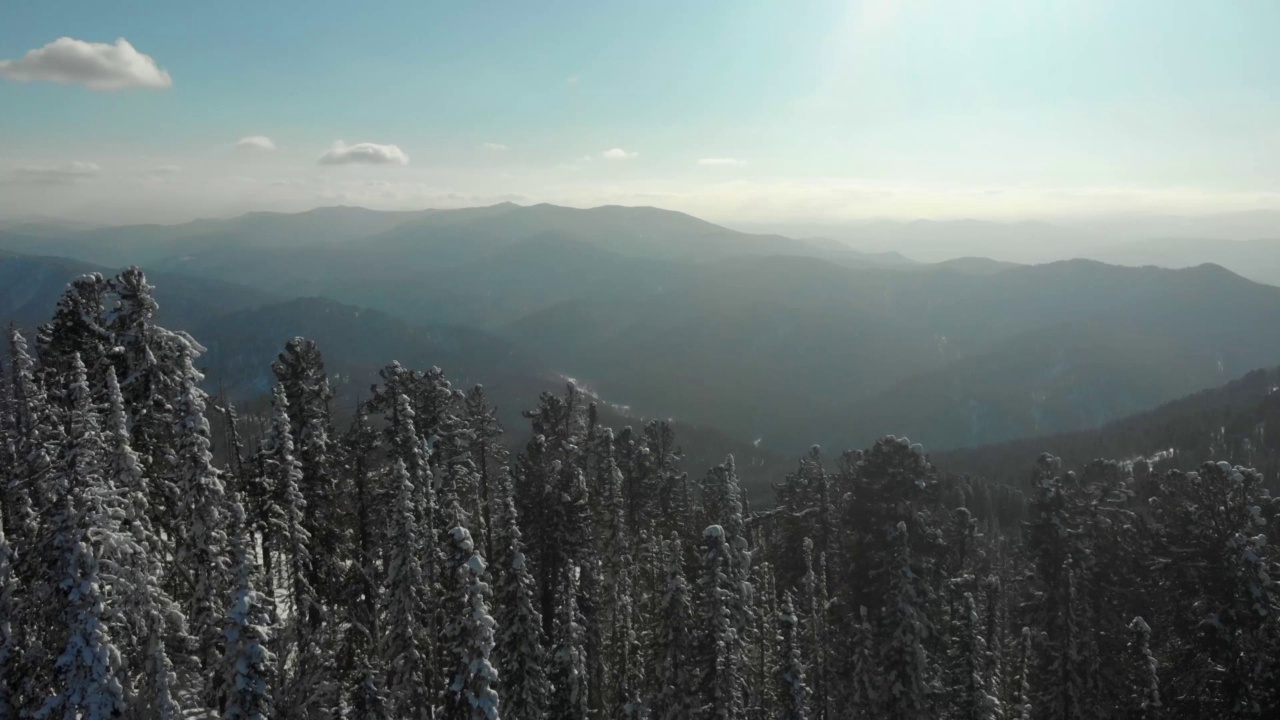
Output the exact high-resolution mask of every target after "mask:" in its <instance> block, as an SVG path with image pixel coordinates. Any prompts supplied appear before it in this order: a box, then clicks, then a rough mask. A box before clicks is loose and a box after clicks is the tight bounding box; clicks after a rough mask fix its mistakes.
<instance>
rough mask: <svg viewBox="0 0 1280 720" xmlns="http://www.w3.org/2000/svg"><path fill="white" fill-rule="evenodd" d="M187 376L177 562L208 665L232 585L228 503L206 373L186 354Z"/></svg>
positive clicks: (181, 406) (178, 465)
mask: <svg viewBox="0 0 1280 720" xmlns="http://www.w3.org/2000/svg"><path fill="white" fill-rule="evenodd" d="M183 368H184V380H183V388H182V395H181V397H180V399H179V402H178V408H177V409H178V412H179V414H180V416H181V418H182V421H181V423H180V425H179V427H178V431H177V447H176V448H175V457H176V459H175V461H174V463H173V466H174V468H175V470H176V472H177V483H176V485H177V486H178V487H179V488H180V489H181V492H182V497H183V504H182V518H183V532H182V533H181V534H180V535H178V537H177V538H176V541H177V542H176V544H177V560H178V564H177V566H178V567H180V568H182V572H183V573H184V574H186V575H187V577H188V578H189V580H188V583H187V588H186V590H187V595H186V596H187V597H188V598H189V600H188V603H187V606H188V607H187V612H186V615H187V618H188V619H189V620H190V622H191V627H192V634H193V635H195V637H196V641H197V651H196V656H197V657H198V658H200V660H201V661H202V663H203V664H204V666H205V667H206V668H209V667H212V666H213V665H214V663H215V662H216V661H217V659H218V658H219V657H220V656H221V652H220V647H221V645H222V632H221V628H220V626H221V624H222V618H221V612H220V611H219V607H220V606H221V604H222V603H221V601H220V600H219V598H221V597H223V596H224V593H225V592H226V588H227V586H228V582H227V580H228V578H227V553H226V550H227V534H226V528H225V527H224V525H225V518H224V514H225V510H224V506H225V504H226V499H225V492H224V489H223V485H222V478H221V475H220V473H219V472H218V470H217V468H216V467H214V464H213V453H212V451H211V447H212V442H211V440H210V436H209V421H208V419H206V418H205V394H204V391H203V390H201V389H200V387H199V385H198V384H197V383H198V382H199V381H200V379H201V377H202V376H201V375H200V373H199V372H197V371H196V369H195V367H193V366H192V357H191V354H190V353H187V354H186V355H184V357H183Z"/></svg>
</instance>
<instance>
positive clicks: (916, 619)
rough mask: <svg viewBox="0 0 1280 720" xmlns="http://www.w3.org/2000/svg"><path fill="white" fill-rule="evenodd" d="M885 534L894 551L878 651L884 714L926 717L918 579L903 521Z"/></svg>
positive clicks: (903, 719)
mask: <svg viewBox="0 0 1280 720" xmlns="http://www.w3.org/2000/svg"><path fill="white" fill-rule="evenodd" d="M889 535H890V541H891V543H892V547H893V551H894V554H893V557H892V559H891V563H892V564H891V565H890V566H889V571H890V572H891V573H892V575H891V578H890V594H889V597H888V599H887V601H888V604H887V605H886V607H885V609H884V618H885V620H886V621H887V622H888V623H889V625H888V629H889V635H890V637H889V639H888V641H887V642H886V643H885V644H884V646H883V649H882V653H881V662H882V664H883V665H882V666H883V667H884V670H885V673H886V677H885V692H884V696H885V697H884V699H885V717H888V718H892V719H893V720H917V719H921V718H924V717H927V715H928V707H929V701H928V692H929V681H928V675H929V662H928V656H927V655H926V653H925V648H924V640H925V636H926V632H927V629H926V628H927V626H926V623H925V620H924V618H922V617H921V611H920V601H921V598H920V594H919V588H918V585H919V580H918V578H917V576H916V573H915V570H914V569H913V568H912V566H911V554H910V545H909V543H908V537H907V525H906V523H905V522H900V523H898V525H897V527H896V528H894V529H893V530H891V531H890V532H889Z"/></svg>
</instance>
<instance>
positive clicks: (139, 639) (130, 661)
mask: <svg viewBox="0 0 1280 720" xmlns="http://www.w3.org/2000/svg"><path fill="white" fill-rule="evenodd" d="M106 379H107V409H106V410H107V412H106V421H107V427H106V432H105V434H104V444H105V452H106V457H105V463H104V477H103V480H104V483H103V484H104V488H105V489H106V492H107V493H109V498H108V499H107V500H108V502H109V504H110V507H111V511H112V512H118V513H119V521H118V523H117V522H112V523H110V524H107V523H102V522H100V523H98V527H99V530H98V532H99V533H102V532H104V531H107V530H113V531H114V530H115V528H113V527H112V525H118V528H119V531H120V532H121V536H120V537H118V538H116V541H115V542H113V543H112V544H111V545H109V546H104V547H103V549H102V553H101V562H102V565H103V568H104V570H105V571H106V572H107V573H109V574H110V575H111V576H112V579H113V583H112V584H113V588H112V595H113V597H114V598H115V600H116V602H117V603H118V604H119V605H120V606H121V607H124V608H128V611H127V612H122V613H119V614H118V615H116V616H115V617H114V618H113V625H115V626H117V627H119V629H120V637H127V638H129V642H127V643H122V648H123V650H124V660H125V668H126V673H127V674H128V675H129V677H130V680H131V682H132V684H133V685H134V688H133V691H132V692H133V697H134V702H135V704H136V707H134V708H133V712H134V713H135V715H136V716H137V717H139V718H144V719H147V720H178V718H181V717H182V716H183V704H184V701H185V700H186V698H187V697H188V696H190V695H192V694H193V693H192V692H191V690H192V689H191V688H184V687H183V686H182V685H181V684H180V683H179V681H178V675H177V673H176V672H175V669H174V663H173V661H172V659H171V658H170V657H169V652H170V651H169V648H171V647H172V648H175V649H184V648H188V647H191V646H192V645H193V644H194V638H192V637H191V636H190V634H189V633H188V631H187V620H186V617H185V616H184V615H183V614H182V609H181V608H180V606H179V605H178V603H176V602H175V601H174V600H173V598H171V597H170V596H169V594H168V592H166V591H165V589H164V587H163V586H162V584H161V578H162V576H163V571H162V566H161V564H160V562H159V561H158V558H157V554H158V553H159V552H160V551H161V549H162V548H163V547H164V545H163V544H162V542H161V541H160V539H159V538H157V537H156V534H155V532H154V531H153V530H152V527H151V518H150V513H149V507H148V500H147V484H146V481H145V479H144V478H143V476H142V467H141V461H140V459H139V458H138V454H137V453H136V452H134V451H133V448H132V446H131V443H130V439H129V429H128V425H127V423H128V420H127V416H126V414H125V408H124V398H123V396H122V394H121V392H120V386H119V384H118V383H117V382H116V373H115V368H114V367H110V366H108V367H107V370H106Z"/></svg>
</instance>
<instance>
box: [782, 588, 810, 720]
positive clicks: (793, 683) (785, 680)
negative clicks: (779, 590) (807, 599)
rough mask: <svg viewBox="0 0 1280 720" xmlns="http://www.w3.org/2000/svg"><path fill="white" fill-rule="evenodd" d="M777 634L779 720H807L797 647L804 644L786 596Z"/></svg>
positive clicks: (806, 695) (805, 686)
mask: <svg viewBox="0 0 1280 720" xmlns="http://www.w3.org/2000/svg"><path fill="white" fill-rule="evenodd" d="M778 630H779V634H780V635H781V637H782V673H781V675H780V681H781V688H780V692H779V697H781V699H782V709H781V712H779V713H778V718H779V720H808V719H809V686H808V684H807V683H806V682H805V667H804V661H803V660H802V653H801V647H802V646H803V645H804V644H805V643H804V642H803V641H802V639H801V637H800V635H801V632H800V619H799V618H798V617H796V608H795V601H794V600H793V599H792V597H791V593H790V592H786V593H784V594H783V596H782V610H781V612H779V613H778Z"/></svg>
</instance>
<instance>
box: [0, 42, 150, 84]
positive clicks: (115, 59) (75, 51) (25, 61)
mask: <svg viewBox="0 0 1280 720" xmlns="http://www.w3.org/2000/svg"><path fill="white" fill-rule="evenodd" d="M0 76H2V77H6V78H8V79H10V80H16V81H18V82H39V81H46V82H56V83H62V84H64V85H83V86H84V87H87V88H89V89H90V90H124V89H128V88H167V87H171V86H172V85H173V79H172V78H171V77H169V73H168V72H167V71H166V70H164V69H163V68H161V67H160V66H159V65H157V64H156V61H155V60H154V59H153V58H152V57H151V56H150V55H145V54H143V53H140V52H138V51H137V50H136V49H134V47H133V45H131V44H129V41H127V40H125V39H124V38H119V39H118V40H116V42H115V44H114V45H111V44H109V43H94V42H86V41H84V40H76V39H74V38H69V37H60V38H58V39H57V40H54V41H53V42H51V43H49V44H48V45H45V46H44V47H42V48H37V49H35V50H30V51H28V52H27V54H25V55H23V56H22V57H21V58H18V59H17V60H0Z"/></svg>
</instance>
